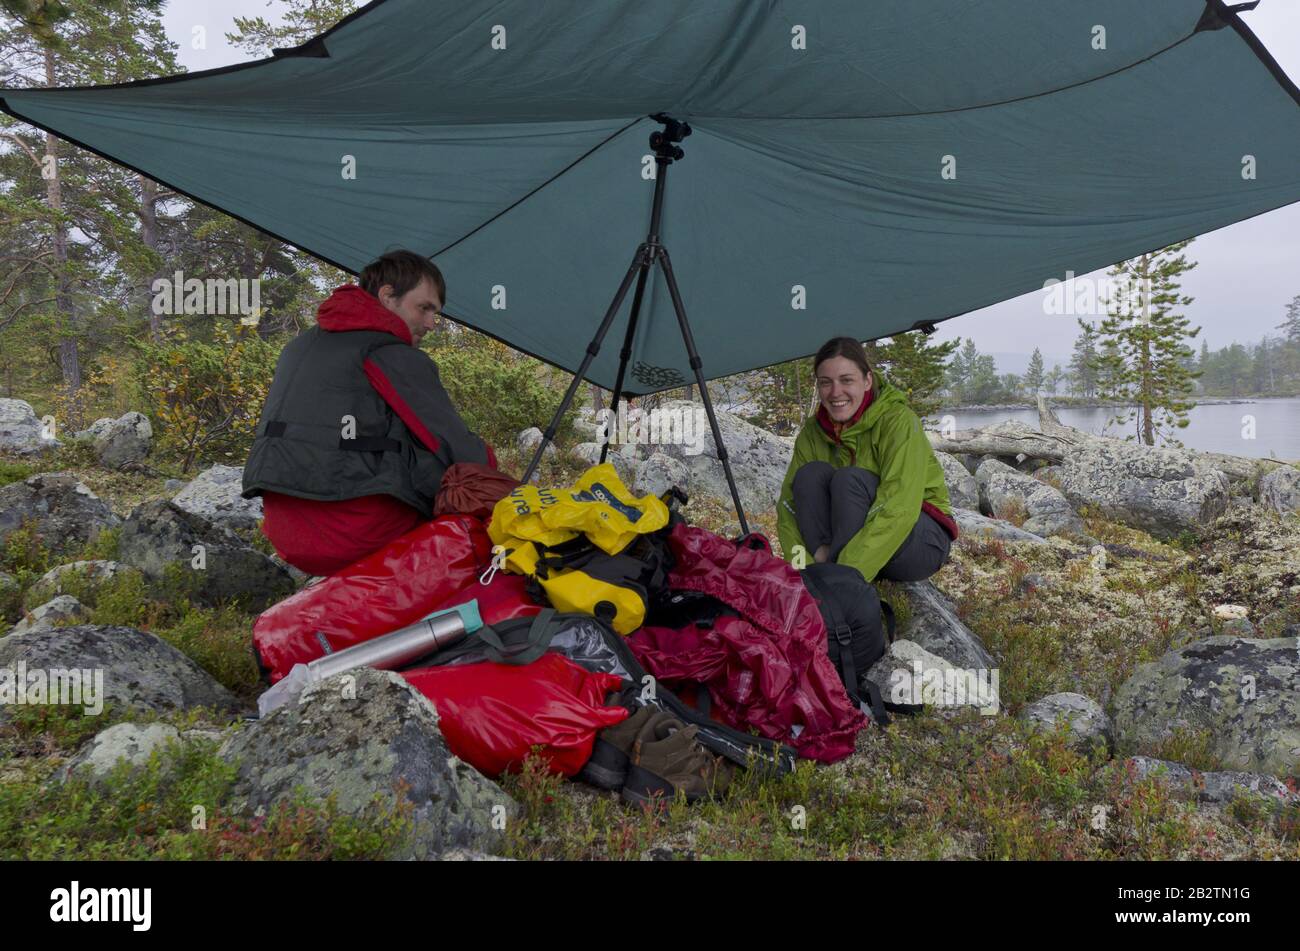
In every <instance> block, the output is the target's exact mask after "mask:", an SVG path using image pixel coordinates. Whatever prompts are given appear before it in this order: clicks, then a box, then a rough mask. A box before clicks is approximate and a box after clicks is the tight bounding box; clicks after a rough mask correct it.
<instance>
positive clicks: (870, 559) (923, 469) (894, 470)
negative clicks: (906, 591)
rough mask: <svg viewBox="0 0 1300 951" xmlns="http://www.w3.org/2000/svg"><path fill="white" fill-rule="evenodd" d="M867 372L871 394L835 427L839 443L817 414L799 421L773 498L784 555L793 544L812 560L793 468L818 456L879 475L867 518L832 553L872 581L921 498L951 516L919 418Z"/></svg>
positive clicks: (912, 520)
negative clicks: (798, 514)
mask: <svg viewBox="0 0 1300 951" xmlns="http://www.w3.org/2000/svg"><path fill="white" fill-rule="evenodd" d="M871 374H872V380H873V386H874V389H875V396H874V397H873V398H872V401H871V404H870V405H869V406H868V407H867V409H866V412H864V413H863V414H862V416H861V417H859V418H858V420H857V422H855V423H853V424H852V425H850V426H847V427H846V428H845V429H844V430H843V431H842V432H841V433H840V442H839V443H838V444H837V443H836V442H835V440H834V438H833V437H832V436H831V435H830V434H829V433H827V432H826V431H825V430H824V429H823V428H822V426H821V424H820V423H819V422H818V421H817V417H816V416H815V415H814V416H810V417H809V418H808V419H807V420H806V421H805V422H804V424H803V428H801V429H800V430H799V435H798V436H797V437H795V441H794V456H793V457H792V458H791V460H790V468H789V469H788V470H787V471H786V474H785V481H784V482H782V484H781V497H780V500H779V501H778V503H777V537H778V538H779V539H780V541H781V551H782V552H783V553H784V555H785V559H786V561H790V562H795V559H796V554H797V553H798V551H799V549H800V548H804V549H805V554H804V556H803V562H802V563H805V564H812V560H813V552H812V551H807V550H806V546H805V545H804V540H803V537H802V536H801V535H800V534H799V527H798V525H797V524H796V523H795V510H794V498H793V494H792V491H791V486H792V484H793V483H794V476H795V473H796V472H798V471H799V467H800V466H802V465H804V463H807V462H812V461H814V460H819V459H820V460H824V461H825V462H829V463H830V464H831V465H833V466H835V467H836V468H839V467H841V466H850V465H856V466H861V467H862V468H864V469H867V470H870V471H871V472H874V473H875V474H876V475H877V476H879V477H880V487H879V489H878V490H877V492H876V501H875V503H874V504H873V505H872V506H871V510H870V511H869V512H868V513H867V520H866V523H865V524H864V525H863V526H862V528H861V529H860V530H859V531H858V533H857V534H856V535H854V536H853V538H852V539H850V540H849V543H848V544H847V545H845V546H844V549H843V551H841V552H840V555H839V558H837V559H836V560H837V561H838V562H839V563H840V564H842V565H852V566H853V567H855V568H857V569H858V570H859V571H860V572H862V577H864V578H866V579H867V580H868V581H874V580H875V577H876V575H877V574H878V573H879V572H880V569H881V568H883V567H884V566H885V565H886V564H887V563H888V562H889V559H891V558H892V557H893V556H894V553H895V552H897V551H898V549H899V548H900V547H901V546H902V544H903V542H904V541H906V539H907V536H908V535H909V534H910V533H911V531H912V527H913V526H914V525H915V524H916V520H917V518H918V517H919V516H920V514H921V503H922V502H929V503H931V504H932V505H934V506H935V507H936V508H938V509H939V510H940V511H942V512H943V513H944V514H945V515H948V516H949V517H951V516H952V505H951V504H950V503H949V501H948V486H947V484H946V483H945V482H944V479H943V467H942V466H940V465H939V460H938V459H937V458H935V455H934V450H933V449H931V448H930V441H929V440H928V439H927V438H926V435H925V432H924V431H923V430H922V428H921V420H920V417H918V416H917V415H916V413H915V412H913V411H912V408H911V407H910V406H908V404H907V397H906V396H905V395H904V394H903V392H902V391H901V390H900V389H898V387H896V386H894V385H893V384H892V383H890V382H889V381H888V380H887V379H886V378H885V377H884V376H883V375H882V374H881V373H880V371H879V370H878V369H876V368H874V367H873V368H872V370H871Z"/></svg>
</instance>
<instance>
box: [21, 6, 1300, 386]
mask: <svg viewBox="0 0 1300 951" xmlns="http://www.w3.org/2000/svg"><path fill="white" fill-rule="evenodd" d="M0 96H3V100H4V107H5V109H6V111H8V112H9V113H10V114H11V115H13V116H15V117H18V118H20V119H23V120H26V121H28V122H31V123H34V124H36V125H38V126H40V127H42V128H45V129H48V130H51V131H53V132H55V133H57V134H58V135H60V136H63V137H64V138H67V139H69V140H71V141H73V142H76V143H78V144H81V145H84V146H85V147H87V148H90V149H93V150H95V151H97V152H99V153H102V154H103V155H105V156H107V157H109V158H112V159H114V160H115V161H118V162H120V163H122V164H124V165H128V166H130V167H132V168H135V169H138V170H140V171H142V172H144V173H145V174H147V175H149V176H151V177H153V178H155V179H157V180H159V181H161V182H164V183H166V184H168V185H170V186H172V187H174V188H175V189H177V190H179V191H182V192H184V193H186V194H189V195H191V196H193V197H195V198H197V199H199V200H201V201H203V202H206V203H208V204H210V205H213V206H215V207H217V208H220V209H222V210H224V211H226V212H229V213H230V214H232V215H235V216H237V217H239V218H242V219H244V220H245V221H248V222H250V223H252V224H254V225H256V226H257V227H259V228H262V229H264V230H265V231H267V232H270V233H271V234H274V235H277V236H279V237H281V238H283V239H284V240H286V241H289V242H291V243H293V244H295V245H297V246H299V247H301V248H304V249H306V250H308V251H310V252H312V253H314V254H316V255H319V256H320V257H322V258H324V259H326V260H329V261H332V262H334V263H336V264H338V265H340V266H342V267H344V268H347V269H349V270H352V271H356V270H358V269H359V268H360V267H361V266H362V265H364V264H365V263H366V262H367V261H369V260H371V259H372V258H374V257H375V256H376V255H378V254H379V253H381V252H383V251H385V250H388V249H390V248H394V247H409V248H412V249H414V250H417V251H420V252H422V253H425V254H428V255H431V256H433V257H434V258H435V260H436V261H437V262H438V263H439V264H440V265H441V266H442V267H443V269H444V271H445V272H446V274H447V277H448V281H449V293H448V300H447V302H446V304H447V306H446V309H447V313H448V315H449V316H452V317H454V318H455V319H457V320H459V321H462V322H463V323H465V324H468V325H470V326H473V327H476V328H478V329H480V330H482V331H485V332H487V333H490V334H492V335H494V336H496V337H499V338H501V339H502V340H505V341H507V342H508V343H510V344H511V345H513V346H515V347H518V348H520V349H522V350H525V351H528V352H529V353H532V354H534V355H536V356H539V357H541V358H543V359H545V360H548V361H550V362H552V363H554V364H557V365H559V366H562V367H566V368H568V369H574V368H576V367H577V366H578V364H579V363H580V361H581V358H582V356H583V347H584V345H585V344H586V342H587V341H588V340H589V339H590V337H591V335H592V333H593V332H594V330H595V328H596V326H597V325H598V323H599V321H600V318H601V316H602V315H603V313H604V311H605V309H606V307H607V306H608V304H609V301H610V299H611V298H612V297H613V294H614V291H615V289H616V288H617V286H618V283H619V281H620V279H621V278H622V276H623V274H624V273H625V272H626V270H627V267H628V264H629V263H630V261H631V259H632V255H633V253H634V251H635V249H636V247H637V245H638V244H639V243H640V242H641V241H642V240H644V238H645V235H646V229H647V224H648V220H649V215H650V200H651V195H652V193H653V190H654V183H653V181H652V180H650V179H649V178H647V177H646V174H647V169H651V170H652V169H653V165H651V164H649V159H648V156H649V154H650V149H649V147H648V145H647V138H648V135H649V133H650V132H652V131H653V130H654V129H656V128H658V127H659V126H658V125H657V123H655V122H654V121H652V120H651V119H650V118H649V117H650V116H651V115H653V114H655V113H661V112H664V113H668V114H670V115H672V116H673V117H675V118H677V119H682V120H685V121H687V122H689V123H690V124H691V126H692V127H693V129H694V134H693V135H692V136H691V137H690V138H688V139H686V140H685V142H683V143H682V145H683V148H684V149H685V152H686V157H685V159H684V160H683V161H681V162H678V163H676V164H674V165H673V166H672V168H671V170H670V172H669V177H668V180H667V189H666V191H667V196H666V203H665V207H664V226H663V239H664V243H665V244H666V246H667V247H668V249H669V251H670V252H671V254H672V260H673V264H674V268H675V271H676V274H677V278H678V281H679V283H680V286H681V289H682V293H683V296H684V298H685V303H686V309H687V311H688V313H689V315H690V320H691V325H692V327H693V329H694V331H695V337H696V340H697V342H698V345H699V349H700V353H701V356H702V357H703V361H704V370H705V373H706V375H707V376H708V377H709V378H714V377H718V376H722V375H725V374H729V373H734V372H736V371H740V370H745V369H749V368H753V367H757V366H764V365H768V364H772V363H775V362H778V361H781V360H785V359H789V358H792V357H796V356H801V355H804V354H808V353H810V352H812V351H813V350H815V349H816V347H817V346H818V345H819V344H820V343H821V342H822V341H823V340H824V339H826V338H828V337H830V336H833V335H837V334H849V335H854V336H857V337H859V338H861V339H870V338H876V337H881V336H887V335H889V334H892V333H897V332H900V331H904V330H908V329H911V328H915V327H919V326H923V325H927V324H930V323H934V322H938V321H942V320H945V319H948V318H950V317H954V316H957V315H959V314H962V313H966V312H968V311H970V310H974V309H976V308H979V307H983V306H986V305H988V304H992V303H994V302H997V301H1001V300H1005V299H1007V298H1010V297H1013V296H1016V295H1018V294H1022V293H1025V292H1027V291H1030V290H1033V289H1035V288H1040V287H1042V286H1043V284H1044V282H1045V281H1047V280H1049V279H1051V278H1057V279H1063V278H1064V277H1065V274H1066V272H1067V271H1074V272H1075V273H1077V274H1083V273H1085V272H1087V271H1090V270H1094V269H1096V268H1099V267H1104V266H1107V265H1109V264H1111V263H1113V262H1115V261H1118V260H1122V259H1124V258H1128V257H1132V256H1134V255H1137V254H1140V253H1142V252H1145V251H1149V250H1152V249H1155V248H1158V247H1162V246H1164V245H1167V244H1170V243H1172V242H1174V241H1177V240H1180V239H1183V238H1187V237H1190V236H1192V235H1196V234H1200V233H1203V232H1206V231H1209V230H1212V229H1215V228H1219V227H1222V226H1224V225H1227V224H1230V223H1232V222H1235V221H1240V220H1242V219H1243V218H1249V217H1251V216H1253V215H1257V214H1260V213H1261V212H1264V211H1268V210H1269V209H1273V208H1277V207H1279V206H1282V205H1286V204H1288V203H1291V202H1294V201H1297V200H1300V91H1298V90H1297V89H1296V87H1295V85H1294V84H1293V83H1291V82H1290V81H1289V80H1288V79H1287V78H1286V76H1285V74H1284V73H1283V72H1282V71H1281V69H1280V68H1279V67H1278V66H1277V64H1276V63H1275V62H1274V61H1273V60H1272V58H1271V57H1270V56H1269V55H1268V53H1267V52H1266V51H1265V50H1264V49H1263V47H1262V45H1261V44H1260V43H1259V42H1258V40H1257V39H1256V38H1255V37H1254V36H1253V34H1251V32H1250V31H1249V29H1248V28H1247V27H1246V26H1245V25H1244V23H1243V22H1242V20H1241V17H1240V14H1239V13H1238V12H1237V11H1235V10H1233V9H1230V8H1229V7H1227V6H1225V5H1224V4H1223V3H1222V2H1221V0H1212V2H1208V3H1207V2H1206V0H1150V2H1135V0H1087V2H1084V0H996V2H992V0H990V2H974V0H872V2H864V0H802V2H797V0H497V2H487V0H380V2H376V3H372V4H370V5H369V6H367V7H365V8H363V9H362V10H361V11H359V12H358V13H357V14H355V15H353V16H352V17H350V18H348V19H347V20H345V21H343V22H342V23H341V24H340V25H338V26H337V27H335V28H334V29H333V30H331V31H330V32H328V33H326V34H324V35H323V36H322V37H318V38H317V39H315V40H313V41H312V42H310V43H308V44H305V45H304V46H303V47H300V48H296V49H294V50H289V51H283V52H281V53H279V54H277V55H276V56H274V57H272V58H270V59H267V60H263V61H259V62H257V63H250V64H247V65H243V66H238V67H231V68H226V69H220V70H212V71H208V72H204V73H195V74H191V75H189V76H184V77H175V78H168V79H163V80H150V81H145V82H137V83H130V84H126V85H121V86H114V87H101V88H95V89H68V90H15V89H7V90H0ZM348 157H350V159H349V158H348ZM349 162H354V163H355V177H354V178H351V177H346V173H347V172H348V171H349ZM1252 169H1253V172H1254V174H1253V175H1252V174H1250V173H1251V170H1252ZM1243 171H1245V173H1246V174H1243ZM800 289H802V299H801V291H800ZM801 303H802V304H803V306H802V307H799V306H798V305H799V304H801ZM502 305H504V306H502ZM627 310H628V305H627V304H626V303H625V304H624V308H623V312H624V315H625V314H626V312H627ZM1044 319H1045V320H1049V319H1070V318H1057V317H1048V316H1045V317H1044ZM624 320H625V316H624V317H620V320H619V322H616V323H615V324H614V326H613V328H612V330H611V332H610V336H609V337H608V338H607V340H606V344H605V347H604V348H603V350H602V352H601V354H600V355H599V357H598V358H597V359H596V361H595V362H594V364H593V365H592V370H591V372H590V373H589V378H590V379H592V380H593V381H595V382H597V383H599V384H602V385H604V386H607V387H609V386H612V384H613V381H614V376H615V373H616V370H617V366H618V349H619V346H620V345H621V342H622V339H623V329H624V328H623V321H624ZM629 373H630V376H629V379H628V381H627V383H626V385H625V390H626V391H628V392H630V393H634V394H639V393H647V392H653V391H656V390H659V389H663V388H666V387H668V386H672V385H677V384H679V383H681V382H685V381H686V380H688V379H690V378H691V377H692V373H691V371H690V369H689V367H688V365H687V362H686V354H685V350H684V348H683V344H682V339H681V336H680V334H679V332H678V328H677V324H676V319H675V317H674V314H673V311H672V308H671V302H670V301H669V299H668V295H667V293H666V290H665V288H664V287H663V284H662V276H661V275H659V274H657V273H656V274H655V279H654V283H653V284H652V286H651V288H650V289H649V291H648V293H647V299H646V304H645V308H644V310H643V312H642V316H641V319H640V321H639V324H638V332H637V336H636V341H635V348H634V353H633V356H632V363H631V366H630V370H629Z"/></svg>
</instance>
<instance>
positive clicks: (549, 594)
mask: <svg viewBox="0 0 1300 951" xmlns="http://www.w3.org/2000/svg"><path fill="white" fill-rule="evenodd" d="M590 550H591V552H592V554H593V555H594V556H595V557H593V558H589V559H583V560H582V561H581V562H580V563H579V565H578V566H575V567H574V568H564V567H558V566H556V567H548V566H547V564H546V562H547V561H548V560H549V559H553V558H554V557H555V556H552V555H549V554H547V555H543V554H541V553H539V552H538V550H537V546H536V545H534V544H533V543H532V542H524V543H523V544H521V545H520V546H519V547H518V548H514V549H512V550H510V552H509V553H508V554H507V555H506V557H505V569H506V570H507V571H511V572H514V573H516V574H522V575H527V576H528V577H530V578H532V579H534V580H535V581H536V582H537V584H539V585H540V586H541V588H542V590H543V591H544V592H545V593H546V598H547V600H548V601H550V603H551V606H552V607H554V608H555V609H556V610H557V611H561V612H578V613H580V614H590V615H591V616H592V617H596V618H600V619H601V620H602V621H604V622H605V623H606V624H608V625H609V626H610V627H612V628H613V629H614V630H615V631H617V632H618V633H619V634H622V635H623V636H624V637H626V636H627V635H629V634H631V633H632V632H633V631H635V630H636V629H637V628H638V627H640V626H641V625H642V623H644V621H645V613H646V602H647V598H648V592H647V591H646V589H645V587H644V585H641V584H638V583H637V582H636V581H635V580H634V577H635V574H637V573H639V568H640V566H638V565H636V564H635V562H634V560H633V559H631V558H627V557H625V556H623V555H606V554H603V553H601V552H598V551H595V550H594V549H590ZM539 561H541V562H542V564H541V565H539V564H538V562H539ZM621 562H627V564H620V563H621ZM592 572H596V573H597V574H600V575H605V576H606V577H603V578H602V577H598V576H597V574H593V573H592Z"/></svg>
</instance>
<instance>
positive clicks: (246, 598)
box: [118, 499, 297, 611]
mask: <svg viewBox="0 0 1300 951" xmlns="http://www.w3.org/2000/svg"><path fill="white" fill-rule="evenodd" d="M196 546H202V547H201V548H198V547H196ZM118 556H119V557H120V558H121V559H122V561H124V562H126V563H127V564H129V565H134V566H135V567H137V568H139V569H140V570H141V571H143V572H144V573H145V575H146V576H148V577H149V578H150V579H153V580H155V581H156V580H158V579H161V578H162V577H163V575H164V572H165V570H166V568H167V566H168V565H170V564H179V565H180V566H181V568H182V570H184V571H185V572H187V573H189V574H187V576H186V577H187V578H188V579H189V580H190V581H191V582H192V584H193V588H192V593H193V595H194V597H195V598H196V599H197V600H198V601H200V602H201V603H204V604H209V605H212V604H217V603H219V602H222V601H228V600H230V599H233V598H241V599H242V600H243V602H244V604H245V605H246V606H247V607H248V608H249V609H250V610H252V611H262V610H265V609H266V608H267V607H268V606H269V605H271V604H274V603H275V602H276V601H279V600H280V599H281V598H284V597H287V596H288V595H290V594H292V593H293V592H294V590H295V589H296V587H297V586H296V585H295V583H294V580H293V578H292V577H291V576H290V575H289V572H288V571H286V570H285V569H284V567H283V566H282V565H278V564H276V563H275V562H274V561H272V560H271V559H270V558H268V557H267V556H266V555H264V554H262V553H261V552H260V551H258V550H256V549H255V548H253V547H251V546H250V545H248V544H246V543H245V542H244V541H243V540H242V539H240V537H239V536H238V535H236V534H235V533H234V532H232V531H231V530H230V529H228V528H223V527H222V526H220V525H214V524H213V523H212V522H210V521H208V520H207V519H206V518H204V517H203V516H201V515H195V514H193V513H192V512H186V511H185V510H183V509H181V508H178V507H177V506H176V505H175V504H173V503H172V502H169V501H167V500H166V499H153V500H151V501H149V502H142V503H141V504H140V505H138V506H136V508H135V510H134V511H132V512H131V515H130V516H129V517H128V518H127V520H126V521H125V522H124V523H123V524H122V534H121V537H120V539H119V544H118ZM196 559H201V561H200V562H199V563H200V564H201V565H202V567H197V566H196V564H195V562H196Z"/></svg>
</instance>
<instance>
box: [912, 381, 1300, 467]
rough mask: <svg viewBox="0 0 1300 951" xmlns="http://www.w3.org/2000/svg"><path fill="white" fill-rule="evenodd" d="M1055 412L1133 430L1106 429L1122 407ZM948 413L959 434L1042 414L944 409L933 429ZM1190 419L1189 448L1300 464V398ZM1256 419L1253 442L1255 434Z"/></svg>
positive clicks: (1101, 429) (1089, 424)
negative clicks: (1252, 427) (961, 431)
mask: <svg viewBox="0 0 1300 951" xmlns="http://www.w3.org/2000/svg"><path fill="white" fill-rule="evenodd" d="M1054 409H1055V411H1056V415H1057V417H1058V418H1059V419H1060V420H1061V422H1062V423H1064V424H1065V425H1067V426H1073V427H1075V428H1076V429H1081V430H1083V431H1084V432H1087V433H1093V434H1095V435H1107V436H1120V437H1123V436H1125V435H1127V434H1128V433H1131V432H1133V431H1134V430H1133V424H1132V423H1131V422H1130V423H1125V424H1123V425H1120V426H1111V427H1109V428H1107V427H1106V421H1107V420H1109V419H1110V418H1111V417H1113V416H1116V415H1119V414H1121V413H1122V412H1123V411H1122V410H1120V409H1118V408H1112V407H1096V408H1091V409H1082V408H1080V409H1074V408H1064V407H1054ZM948 412H951V413H952V415H953V416H954V417H955V418H956V420H957V428H958V429H975V428H978V427H981V426H990V425H992V424H993V423H996V422H998V421H1000V420H1004V419H1015V420H1019V421H1021V422H1025V423H1029V424H1030V425H1032V426H1037V425H1038V411H1037V410H1033V409H996V410H960V409H958V410H952V411H949V410H940V411H939V412H938V413H936V414H935V415H934V416H931V417H927V420H928V421H929V425H934V421H935V420H936V419H937V418H939V417H942V416H943V415H944V414H945V413H948ZM1187 419H1188V424H1187V428H1186V429H1182V430H1176V431H1175V433H1174V436H1175V438H1177V439H1178V440H1180V441H1181V442H1182V443H1183V445H1185V446H1187V447H1188V448H1191V449H1202V450H1205V451H1207V452H1226V453H1231V454H1232V455H1235V456H1256V457H1261V458H1277V459H1282V460H1285V461H1288V462H1296V461H1300V397H1294V396H1293V397H1285V398H1278V399H1259V400H1256V401H1254V402H1251V403H1207V404H1204V405H1200V406H1194V407H1193V408H1192V409H1191V410H1190V411H1189V412H1188V414H1187ZM1252 419H1253V422H1254V434H1253V437H1252V436H1251V430H1250V423H1251V420H1252Z"/></svg>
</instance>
